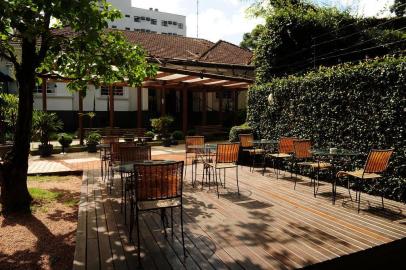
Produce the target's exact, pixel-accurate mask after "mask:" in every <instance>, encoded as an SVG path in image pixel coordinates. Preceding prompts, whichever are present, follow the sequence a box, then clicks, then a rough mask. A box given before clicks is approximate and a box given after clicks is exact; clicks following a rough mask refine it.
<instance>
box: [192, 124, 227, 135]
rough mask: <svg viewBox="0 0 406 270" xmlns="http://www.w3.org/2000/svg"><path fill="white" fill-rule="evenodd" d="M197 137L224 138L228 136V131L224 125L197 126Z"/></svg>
mask: <svg viewBox="0 0 406 270" xmlns="http://www.w3.org/2000/svg"><path fill="white" fill-rule="evenodd" d="M195 130H196V135H202V136H216V135H218V136H223V135H227V131H226V130H225V129H224V127H223V126H222V125H204V126H195Z"/></svg>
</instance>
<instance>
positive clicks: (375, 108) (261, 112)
mask: <svg viewBox="0 0 406 270" xmlns="http://www.w3.org/2000/svg"><path fill="white" fill-rule="evenodd" d="M404 74H406V58H405V57H400V58H394V57H386V58H383V59H376V60H371V61H366V62H362V63H359V64H357V65H350V64H344V65H340V66H335V67H331V68H322V69H320V70H318V71H315V72H310V73H308V74H306V75H304V76H290V77H286V78H281V79H274V80H273V81H272V82H270V83H269V84H264V85H257V86H254V87H252V88H251V89H250V91H249V97H248V116H247V120H248V123H249V125H250V126H251V127H252V128H253V130H254V131H255V132H256V134H258V135H260V137H261V138H268V139H272V138H277V137H280V136H290V135H293V136H299V137H302V138H309V139H311V140H312V142H313V143H314V145H315V146H316V147H323V148H324V147H326V148H327V147H329V146H331V145H334V146H335V147H342V148H347V149H351V150H355V151H360V152H362V153H364V155H363V156H362V157H360V160H359V163H358V165H363V164H364V163H365V160H366V155H367V153H368V152H369V150H370V149H371V148H378V149H383V148H390V147H394V148H395V154H394V156H393V157H392V158H391V162H390V166H389V175H390V177H388V178H385V179H383V181H384V183H383V185H382V186H378V185H376V186H372V185H371V186H369V185H368V186H367V187H366V188H365V191H368V192H371V193H379V192H380V191H384V193H385V196H386V197H389V198H392V199H396V200H400V199H401V198H402V196H403V200H404V197H405V195H404V194H403V193H404V192H405V191H404V190H405V188H406V179H405V175H404V173H403V175H402V173H401V171H402V170H400V169H399V168H400V167H401V166H402V165H403V164H406V156H405V154H404V153H405V151H406V141H405V137H404V136H405V128H406V127H405V121H404V119H406V115H405V114H406V111H405V110H404V108H405V106H406V104H405V102H406V100H405V98H404V93H405V91H406V76H404ZM271 93H272V94H273V100H274V102H273V105H272V106H271V105H269V103H268V96H269V95H270V94H271Z"/></svg>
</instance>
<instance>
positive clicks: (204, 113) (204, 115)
mask: <svg viewBox="0 0 406 270" xmlns="http://www.w3.org/2000/svg"><path fill="white" fill-rule="evenodd" d="M202 103H203V104H202V106H203V108H202V109H203V115H202V125H204V126H205V125H207V90H206V88H203V100H202Z"/></svg>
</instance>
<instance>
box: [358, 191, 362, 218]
mask: <svg viewBox="0 0 406 270" xmlns="http://www.w3.org/2000/svg"><path fill="white" fill-rule="evenodd" d="M358 193H359V195H358V213H359V210H360V208H361V191H359V192H358Z"/></svg>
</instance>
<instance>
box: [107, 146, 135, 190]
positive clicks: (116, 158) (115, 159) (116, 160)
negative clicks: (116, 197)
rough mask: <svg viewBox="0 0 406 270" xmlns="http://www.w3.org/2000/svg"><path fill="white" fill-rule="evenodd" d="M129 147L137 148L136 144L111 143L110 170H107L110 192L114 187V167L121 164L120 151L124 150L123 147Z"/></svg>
mask: <svg viewBox="0 0 406 270" xmlns="http://www.w3.org/2000/svg"><path fill="white" fill-rule="evenodd" d="M127 146H135V143H134V142H117V141H115V142H112V143H111V147H110V148H111V150H110V154H109V158H108V170H107V175H108V180H109V181H108V186H109V187H110V188H109V190H110V192H111V188H112V186H113V185H114V167H116V166H118V165H120V164H121V156H120V150H121V149H123V147H127Z"/></svg>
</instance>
